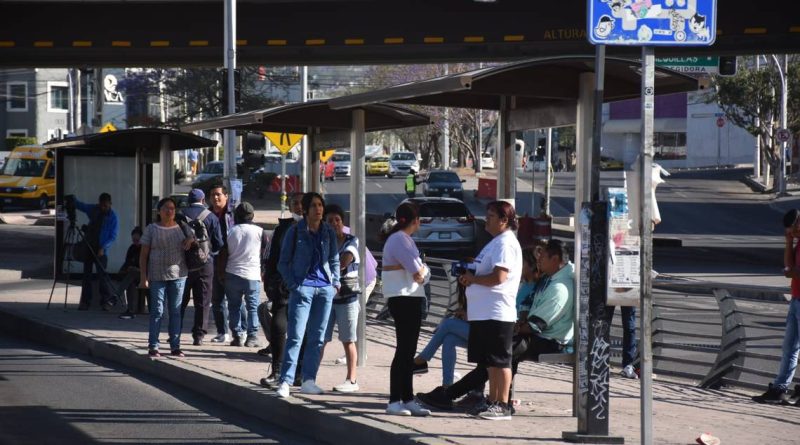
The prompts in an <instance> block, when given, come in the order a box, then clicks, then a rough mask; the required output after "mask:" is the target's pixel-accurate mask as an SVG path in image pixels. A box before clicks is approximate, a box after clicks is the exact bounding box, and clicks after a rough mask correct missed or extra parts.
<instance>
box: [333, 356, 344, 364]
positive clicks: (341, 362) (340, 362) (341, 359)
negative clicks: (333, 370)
mask: <svg viewBox="0 0 800 445" xmlns="http://www.w3.org/2000/svg"><path fill="white" fill-rule="evenodd" d="M333 363H335V364H337V365H346V364H347V357H344V356H342V357H339V358H337V359H336V360H334V361H333Z"/></svg>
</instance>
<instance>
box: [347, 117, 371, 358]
mask: <svg viewBox="0 0 800 445" xmlns="http://www.w3.org/2000/svg"><path fill="white" fill-rule="evenodd" d="M364 129H365V113H364V110H363V109H355V110H353V127H352V130H351V132H350V157H351V164H350V165H351V166H352V167H351V176H350V233H352V234H354V235H355V236H356V237H357V238H358V256H359V258H360V259H361V261H360V262H359V264H358V285H359V287H360V288H361V289H366V288H367V283H366V282H365V277H366V274H365V264H366V262H365V260H364V259H365V258H366V257H367V231H366V217H365V213H366V188H365V176H366V173H365V172H364V162H365V158H366V147H365V145H366V138H365V135H364ZM358 303H359V306H360V307H361V310H360V311H359V313H358V340H357V341H356V349H357V350H358V366H364V365H365V364H366V359H367V341H366V333H367V308H366V306H367V300H366V295H364V293H363V292H362V293H360V294H359V295H358Z"/></svg>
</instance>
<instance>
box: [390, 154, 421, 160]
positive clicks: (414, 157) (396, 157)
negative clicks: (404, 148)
mask: <svg viewBox="0 0 800 445" xmlns="http://www.w3.org/2000/svg"><path fill="white" fill-rule="evenodd" d="M392 160H393V161H416V160H417V155H415V154H414V153H407V152H402V153H394V154H392Z"/></svg>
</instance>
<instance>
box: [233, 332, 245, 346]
mask: <svg viewBox="0 0 800 445" xmlns="http://www.w3.org/2000/svg"><path fill="white" fill-rule="evenodd" d="M231 346H242V337H239V336H238V335H234V336H233V340H231Z"/></svg>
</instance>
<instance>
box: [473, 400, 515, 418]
mask: <svg viewBox="0 0 800 445" xmlns="http://www.w3.org/2000/svg"><path fill="white" fill-rule="evenodd" d="M478 417H480V418H481V419H486V420H511V410H510V409H508V405H506V404H505V403H501V402H494V403H492V404H491V405H489V407H488V408H487V409H486V411H484V412H482V413H480V414H478Z"/></svg>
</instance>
